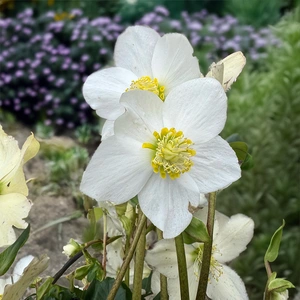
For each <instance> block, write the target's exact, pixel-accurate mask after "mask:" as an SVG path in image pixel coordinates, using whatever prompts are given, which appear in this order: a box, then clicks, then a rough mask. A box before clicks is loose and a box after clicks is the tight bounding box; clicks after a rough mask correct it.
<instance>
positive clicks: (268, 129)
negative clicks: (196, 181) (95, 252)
mask: <svg viewBox="0 0 300 300" xmlns="http://www.w3.org/2000/svg"><path fill="white" fill-rule="evenodd" d="M299 6H300V0H272V1H261V0H252V1H246V0H228V1H212V0H203V1H192V0H189V1H187V0H186V1H183V0H182V1H167V0H165V1H164V0H155V1H151V0H150V1H146V0H127V1H125V0H111V1H100V0H95V1H83V0H81V1H80V0H73V1H57V0H27V1H24V0H23V1H18V0H0V12H1V15H2V18H1V20H0V32H1V34H0V44H1V52H0V122H7V123H13V122H14V121H15V120H18V121H21V122H24V123H25V124H26V125H27V126H29V127H30V128H31V129H32V130H33V131H35V132H36V133H37V135H38V136H41V137H44V138H45V137H49V136H52V135H54V134H61V133H65V134H66V133H67V134H70V135H71V136H72V137H73V138H74V139H76V141H77V143H79V144H80V147H81V148H78V145H77V146H76V147H75V148H74V149H70V150H68V151H61V150H57V151H56V150H53V149H52V150H51V151H50V150H49V149H48V150H47V148H44V149H43V155H44V157H45V158H46V160H47V161H48V164H49V166H50V169H51V171H50V173H49V178H50V179H51V182H52V187H53V186H57V192H59V183H60V182H61V181H63V179H65V180H64V181H63V182H64V183H63V184H64V185H65V186H68V188H69V189H70V190H71V193H72V195H73V197H74V198H75V199H76V200H77V202H78V203H81V199H80V197H81V196H80V195H79V194H77V192H78V190H76V187H75V186H73V185H72V184H70V182H72V180H73V181H74V182H76V184H77V183H78V182H79V181H80V174H81V173H82V170H83V169H84V167H85V165H86V163H87V161H88V152H89V154H90V153H91V152H92V151H93V149H95V145H96V144H97V143H98V142H99V137H98V136H99V135H98V131H99V126H98V124H99V118H98V117H97V116H96V115H95V113H94V112H93V111H92V110H91V109H90V108H89V106H88V105H87V104H86V103H85V102H84V99H83V97H82V93H81V88H82V84H83V82H84V81H85V79H86V76H88V75H89V74H91V73H92V72H94V71H96V70H98V69H100V68H102V67H105V66H107V65H112V64H113V48H114V44H115V41H116V39H117V37H118V35H119V34H120V33H121V32H122V31H123V30H124V29H125V28H126V27H127V26H128V25H131V24H140V25H146V26H150V27H152V28H154V29H155V30H157V31H158V32H160V33H162V34H163V33H167V32H174V31H176V32H181V33H183V34H185V35H186V36H187V37H188V39H189V40H190V42H191V43H192V45H193V47H194V49H195V55H196V56H197V57H198V59H199V63H200V66H201V70H202V72H203V73H205V72H206V70H207V69H208V66H209V65H210V64H211V62H213V61H217V60H218V59H221V58H224V57H225V56H226V55H228V54H230V53H232V52H234V51H238V50H241V51H243V52H244V54H245V55H246V57H247V66H246V68H245V70H244V71H243V72H242V75H241V76H240V77H239V78H238V80H237V82H236V83H235V84H234V85H233V87H232V90H230V91H229V93H228V104H229V108H228V120H227V124H226V127H225V129H224V131H223V133H222V135H223V137H228V136H230V135H231V134H233V133H237V134H238V135H239V136H240V139H241V140H243V141H245V142H247V144H248V145H249V148H250V152H251V154H252V156H253V158H254V162H255V165H254V167H253V169H251V170H249V171H247V172H243V177H242V179H240V180H239V181H238V182H237V183H234V184H233V185H231V186H230V187H229V188H227V189H226V190H224V191H222V192H221V193H220V195H219V197H218V206H217V207H218V209H219V210H220V211H222V212H224V213H225V214H228V215H232V214H235V213H244V214H246V215H248V216H250V217H251V218H253V219H254V221H255V225H256V229H255V237H254V239H253V241H252V242H251V243H250V245H249V246H248V249H247V251H245V252H244V253H243V254H242V256H241V257H240V258H239V259H237V260H236V261H234V262H233V267H234V268H235V269H236V270H237V272H238V273H239V274H240V275H241V276H242V278H243V280H244V281H245V282H246V285H247V289H248V292H249V298H250V299H251V300H252V299H253V300H256V299H257V300H258V299H261V298H262V293H263V290H264V285H265V282H266V273H265V270H264V265H263V256H264V253H265V251H266V249H267V246H268V243H269V240H270V238H271V236H272V234H273V232H274V231H275V230H276V229H277V228H278V227H279V225H280V224H281V222H282V219H285V221H286V226H285V228H284V234H283V242H282V246H281V250H280V255H279V257H278V259H277V261H276V262H275V263H273V264H272V267H273V271H276V272H277V273H278V275H279V276H280V277H286V278H287V279H288V280H290V281H292V282H293V283H294V284H295V285H296V286H297V287H298V288H299V287H300V282H299V278H300V261H299V259H298V255H299V249H300V236H299V216H300V208H299V205H300V204H299V194H300V193H299V192H300V190H299V179H300V178H299V177H300V157H299V149H300V136H299V131H300V55H299V53H300V30H299V28H300V8H299ZM95 137H97V138H96V143H95ZM91 145H92V146H91ZM87 146H88V150H89V151H88V152H87V151H86V150H85V147H87ZM68 172H70V176H71V174H73V175H74V174H75V175H76V176H75V175H74V176H75V177H76V178H75V179H74V178H72V177H70V178H69V177H64V176H65V174H66V173H68ZM52 187H51V189H52ZM290 294H291V298H292V299H293V296H294V295H295V294H296V290H291V291H290Z"/></svg>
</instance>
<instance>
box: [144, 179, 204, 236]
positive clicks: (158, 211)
mask: <svg viewBox="0 0 300 300" xmlns="http://www.w3.org/2000/svg"><path fill="white" fill-rule="evenodd" d="M138 198H139V203H140V206H141V209H142V211H143V212H144V214H145V215H146V216H147V217H148V218H149V220H150V221H151V222H152V223H153V224H154V225H155V226H156V227H158V228H159V229H160V230H162V231H163V236H164V238H165V239H169V238H173V237H175V236H177V235H179V234H180V233H181V232H182V231H183V230H184V229H185V228H186V227H187V226H188V225H189V224H190V222H191V219H192V214H191V213H190V212H189V211H188V205H189V202H190V201H191V203H196V202H198V201H199V198H200V195H199V193H195V192H192V191H190V190H187V189H185V188H184V187H183V186H181V185H179V184H178V183H176V180H171V179H170V178H169V177H167V178H165V179H162V178H161V177H160V175H159V174H155V173H153V175H152V176H151V177H150V179H149V180H148V182H147V184H146V185H145V186H144V188H143V189H142V190H141V192H140V193H139V194H138Z"/></svg>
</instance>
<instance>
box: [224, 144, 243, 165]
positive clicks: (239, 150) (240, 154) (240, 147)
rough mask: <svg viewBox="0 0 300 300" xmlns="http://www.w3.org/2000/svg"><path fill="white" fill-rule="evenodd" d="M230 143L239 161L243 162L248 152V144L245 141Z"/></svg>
mask: <svg viewBox="0 0 300 300" xmlns="http://www.w3.org/2000/svg"><path fill="white" fill-rule="evenodd" d="M229 145H230V146H231V148H232V149H233V150H234V152H235V154H236V156H237V158H238V160H239V163H243V162H244V161H245V159H246V157H247V154H248V145H247V144H246V143H244V142H232V143H229Z"/></svg>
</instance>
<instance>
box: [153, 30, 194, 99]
mask: <svg viewBox="0 0 300 300" xmlns="http://www.w3.org/2000/svg"><path fill="white" fill-rule="evenodd" d="M193 52H194V50H193V48H192V46H191V44H190V42H189V41H188V39H187V38H186V37H185V36H184V35H182V34H179V33H169V34H165V35H164V36H163V37H162V38H160V39H159V40H158V41H157V44H156V46H155V49H154V53H153V59H152V70H153V77H155V78H157V79H158V82H159V83H160V84H161V85H164V86H166V91H165V93H166V94H168V92H169V91H170V90H171V89H173V88H175V87H176V86H178V85H179V84H181V83H183V82H185V81H188V80H191V79H194V78H198V77H200V69H199V64H198V59H197V58H196V57H194V56H193ZM174 62H176V63H174Z"/></svg>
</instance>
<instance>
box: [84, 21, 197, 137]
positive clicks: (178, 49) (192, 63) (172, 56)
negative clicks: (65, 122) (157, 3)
mask: <svg viewBox="0 0 300 300" xmlns="http://www.w3.org/2000/svg"><path fill="white" fill-rule="evenodd" d="M114 61H115V65H116V67H112V68H107V69H103V70H100V71H97V72H95V73H93V74H91V75H90V76H89V77H88V78H87V80H86V82H85V83H84V85H83V96H84V98H85V100H86V102H87V103H88V104H89V105H90V106H91V107H92V108H93V109H95V110H96V112H97V114H98V115H99V116H100V117H102V118H104V119H107V120H115V119H116V118H117V117H118V116H120V115H121V114H122V113H123V112H124V107H123V106H122V105H120V103H119V100H120V97H121V95H122V93H124V92H126V91H129V90H136V89H140V90H146V91H150V92H153V93H154V94H156V95H157V96H159V97H160V98H161V99H162V100H164V99H165V97H166V96H167V95H168V93H169V92H170V91H171V90H172V89H173V88H174V87H176V86H178V85H179V84H181V83H183V82H186V81H188V80H191V79H195V78H199V77H200V75H201V73H200V69H199V64H198V60H197V58H196V57H194V56H193V48H192V46H191V44H190V43H189V41H188V40H187V38H186V37H185V36H184V35H182V34H179V33H168V34H165V35H164V36H162V37H161V36H160V35H159V34H158V33H157V32H156V31H155V30H153V29H151V28H148V27H144V26H132V27H128V28H127V29H126V30H125V32H123V33H122V34H121V35H120V36H119V37H118V39H117V42H116V46H115V51H114ZM111 126H112V125H111V122H107V124H106V127H105V128H103V131H104V132H107V131H110V130H111Z"/></svg>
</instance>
